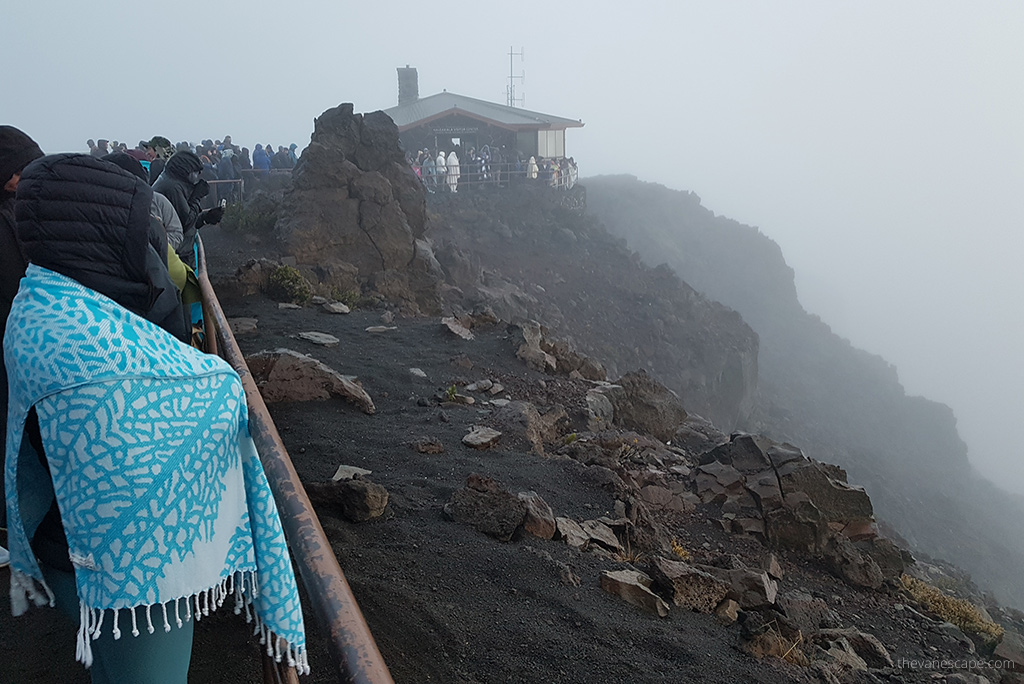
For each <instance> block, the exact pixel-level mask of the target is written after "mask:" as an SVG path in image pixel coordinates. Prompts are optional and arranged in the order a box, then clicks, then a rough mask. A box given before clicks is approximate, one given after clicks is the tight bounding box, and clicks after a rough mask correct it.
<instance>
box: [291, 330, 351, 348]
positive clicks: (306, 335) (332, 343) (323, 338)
mask: <svg viewBox="0 0 1024 684" xmlns="http://www.w3.org/2000/svg"><path fill="white" fill-rule="evenodd" d="M296 337H298V338H299V339H300V340H306V341H307V342H312V343H313V344H319V345H320V346H322V347H337V346H338V343H340V342H341V340H339V339H338V338H337V337H335V336H334V335H328V334H327V333H322V332H316V331H313V330H310V331H307V332H300V333H299V334H298V335H296Z"/></svg>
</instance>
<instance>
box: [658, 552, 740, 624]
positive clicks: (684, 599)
mask: <svg viewBox="0 0 1024 684" xmlns="http://www.w3.org/2000/svg"><path fill="white" fill-rule="evenodd" d="M650 571H651V576H652V577H653V579H654V582H655V584H656V585H657V586H658V587H660V588H661V589H662V590H663V591H665V592H666V593H667V594H668V595H670V596H671V598H672V602H673V603H674V604H676V605H677V606H679V607H680V608H686V609H687V610H692V611H696V612H698V613H711V612H714V611H715V609H716V608H718V606H719V605H720V604H721V603H722V602H723V600H724V599H725V598H726V596H727V595H728V594H729V588H730V587H729V584H728V583H727V582H724V581H722V580H720V579H718V578H717V577H715V576H714V575H712V574H710V573H708V572H705V571H703V570H700V569H697V568H695V567H693V566H692V565H689V564H687V563H683V562H680V561H672V560H666V559H664V558H657V559H655V560H654V562H653V563H652V564H651V567H650Z"/></svg>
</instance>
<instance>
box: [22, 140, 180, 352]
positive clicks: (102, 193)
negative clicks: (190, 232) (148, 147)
mask: <svg viewBox="0 0 1024 684" xmlns="http://www.w3.org/2000/svg"><path fill="white" fill-rule="evenodd" d="M152 193H153V191H152V190H151V189H150V187H149V185H148V184H147V183H146V182H145V181H144V180H142V179H141V178H137V177H136V176H134V175H132V174H131V173H129V172H128V171H125V170H123V169H121V168H119V167H118V166H116V165H114V164H111V163H110V162H106V161H103V160H101V159H97V158H95V157H91V156H89V155H84V154H54V155H50V156H48V157H43V158H41V159H37V160H36V161H34V162H32V163H31V164H29V165H28V166H27V167H25V170H24V171H23V172H22V175H21V180H20V182H19V183H18V193H17V201H16V202H15V206H14V215H15V218H16V220H17V225H16V231H17V237H18V243H19V245H20V246H21V248H22V251H23V253H24V254H25V256H26V257H27V259H28V260H29V261H30V262H31V263H34V264H37V265H39V266H42V267H44V268H48V269H50V270H51V271H56V272H57V273H61V274H63V275H66V276H68V277H69V278H73V279H75V280H77V281H78V282H80V283H81V284H82V285H84V286H86V287H88V288H90V289H92V290H96V291H97V292H100V293H102V294H104V295H106V296H107V297H110V298H111V299H113V300H114V301H115V302H117V303H118V304H120V305H121V306H123V307H124V308H126V309H128V310H129V311H132V312H133V313H136V314H138V315H139V316H142V317H143V318H146V319H147V320H149V321H151V322H152V323H155V324H156V325H159V326H160V327H162V328H163V329H164V330H166V331H167V332H169V333H171V334H172V335H174V336H175V337H177V338H178V339H179V340H182V341H183V342H186V343H187V342H188V340H189V334H188V329H187V327H186V325H185V315H184V313H183V310H182V307H181V300H180V298H179V295H178V290H177V288H175V287H174V283H173V282H172V281H171V278H170V275H169V274H168V272H167V242H166V240H167V238H166V236H164V235H162V234H161V233H162V231H160V230H154V229H153V224H152V222H151V220H150V205H151V204H152V201H153V194H152Z"/></svg>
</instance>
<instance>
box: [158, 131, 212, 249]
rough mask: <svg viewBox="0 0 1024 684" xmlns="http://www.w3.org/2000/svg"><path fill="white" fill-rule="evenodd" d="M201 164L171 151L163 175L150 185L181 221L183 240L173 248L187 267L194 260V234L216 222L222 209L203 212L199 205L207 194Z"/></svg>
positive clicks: (184, 153) (190, 156) (192, 155)
mask: <svg viewBox="0 0 1024 684" xmlns="http://www.w3.org/2000/svg"><path fill="white" fill-rule="evenodd" d="M202 172H203V162H202V161H200V160H199V157H197V156H196V155H195V153H194V152H187V151H182V152H175V153H174V156H173V157H171V158H170V159H168V160H167V165H166V166H165V167H164V170H163V173H161V174H160V177H159V178H157V179H156V183H154V184H153V190H154V191H156V192H159V193H160V194H161V195H163V196H164V197H166V198H167V199H169V200H170V201H171V206H173V207H174V211H175V212H177V214H178V219H179V220H180V221H181V229H182V233H183V238H182V241H181V244H180V245H178V247H177V252H178V256H180V257H181V258H182V260H183V261H184V262H185V263H187V264H192V263H194V261H195V257H194V256H193V253H192V249H193V245H194V244H195V240H196V232H197V231H198V230H199V229H200V228H202V227H203V226H204V225H211V224H215V223H220V220H221V219H222V218H223V217H224V209H223V207H213V208H212V209H206V210H203V209H202V207H201V206H200V203H201V202H202V201H203V198H204V197H206V196H207V195H208V194H210V184H209V183H207V182H206V181H205V180H203V179H202V178H200V174H201V173H202Z"/></svg>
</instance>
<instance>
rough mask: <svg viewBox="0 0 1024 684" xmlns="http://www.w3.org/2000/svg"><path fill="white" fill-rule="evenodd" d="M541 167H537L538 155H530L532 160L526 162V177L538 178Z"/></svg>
mask: <svg viewBox="0 0 1024 684" xmlns="http://www.w3.org/2000/svg"><path fill="white" fill-rule="evenodd" d="M539 171H540V169H539V168H538V167H537V159H536V157H532V156H531V157H530V161H528V162H526V177H527V178H529V179H530V180H537V174H538V172H539Z"/></svg>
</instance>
